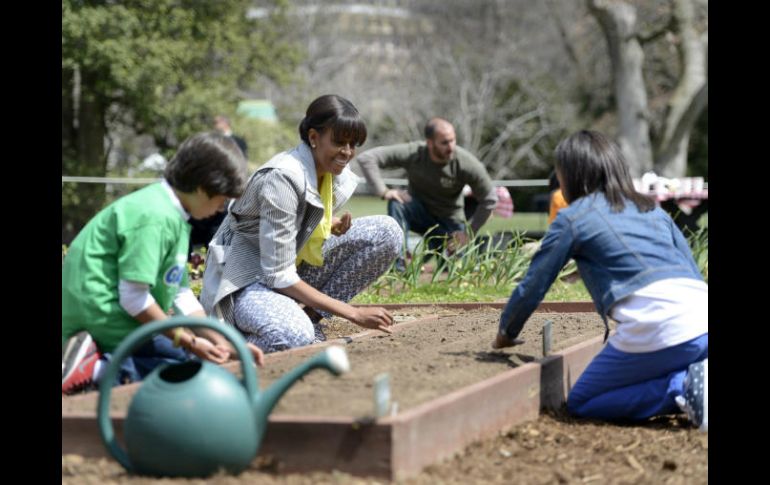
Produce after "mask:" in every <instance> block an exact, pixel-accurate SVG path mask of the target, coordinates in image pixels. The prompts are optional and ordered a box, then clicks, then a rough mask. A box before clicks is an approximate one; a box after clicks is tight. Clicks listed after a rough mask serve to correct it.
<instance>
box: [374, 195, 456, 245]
mask: <svg viewBox="0 0 770 485" xmlns="http://www.w3.org/2000/svg"><path fill="white" fill-rule="evenodd" d="M388 215H389V216H390V217H392V218H393V219H395V220H396V222H398V225H399V226H401V229H403V230H404V237H406V236H407V234H408V233H409V231H410V230H411V231H414V232H416V233H418V234H422V235H425V233H426V232H427V231H428V229H430V228H431V227H433V226H435V225H438V227H436V228H434V229H433V230H432V231H431V232H430V234H429V235H428V241H427V243H428V248H429V249H434V250H440V249H441V248H443V246H444V241H443V240H442V238H440V237H436V238H433V237H432V236H448V235H451V234H452V233H453V232H455V231H464V230H465V224H463V223H462V222H457V221H455V220H453V219H449V218H444V217H436V216H434V215H433V214H431V213H430V212H428V209H426V208H425V205H423V203H422V201H421V200H420V199H418V198H417V197H415V196H414V195H412V200H411V201H409V202H407V203H405V204H404V203H401V202H397V201H395V200H389V201H388ZM404 248H406V245H404Z"/></svg>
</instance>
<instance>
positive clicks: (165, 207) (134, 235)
mask: <svg viewBox="0 0 770 485" xmlns="http://www.w3.org/2000/svg"><path fill="white" fill-rule="evenodd" d="M244 167H245V163H244V162H243V155H242V153H241V151H240V149H239V148H238V146H237V145H236V144H235V142H233V141H232V140H231V139H230V138H228V137H226V136H224V135H220V134H214V133H201V134H197V135H194V136H192V137H190V138H188V139H187V140H185V141H184V142H183V143H182V145H181V146H180V147H179V151H178V152H177V153H176V155H175V156H174V158H172V159H171V161H170V162H169V163H168V166H167V167H166V170H165V173H164V179H163V180H161V181H160V182H158V183H154V184H151V185H149V186H147V187H144V188H142V189H140V190H138V191H136V192H133V193H131V194H129V195H126V196H124V197H121V198H120V199H118V200H116V201H115V202H113V203H112V204H110V205H109V206H107V207H105V208H104V209H102V210H101V211H100V212H99V213H98V214H96V216H94V218H93V219H91V220H90V221H89V222H88V224H86V226H85V227H84V228H83V229H82V230H81V232H80V233H79V234H78V236H77V237H76V238H75V239H74V241H73V242H72V244H71V246H70V248H69V250H68V252H67V255H66V257H65V259H64V264H63V267H62V346H64V344H65V342H66V341H67V340H68V339H69V338H70V337H72V336H74V335H75V334H77V333H78V332H82V331H85V332H87V334H88V336H89V337H90V338H88V337H86V338H80V339H78V340H79V345H75V346H70V348H69V349H68V355H67V356H65V362H63V375H62V392H63V393H70V392H72V391H74V390H77V389H79V388H82V387H84V386H86V385H88V384H90V383H91V382H92V381H93V380H95V379H94V377H95V372H94V371H95V370H96V368H97V367H99V364H98V362H99V361H101V364H104V363H105V362H106V361H109V358H110V354H111V353H112V352H113V351H114V350H115V348H116V347H117V346H118V345H119V344H120V342H121V341H122V340H123V339H124V338H125V337H126V336H127V335H128V334H129V333H131V332H132V331H133V330H134V329H136V328H137V327H138V326H139V325H141V324H144V323H148V322H152V321H155V320H162V319H165V318H168V313H169V310H171V309H172V306H173V307H174V310H175V312H176V313H177V314H180V313H181V314H184V315H192V316H205V312H204V311H203V307H202V306H201V305H200V303H199V302H198V300H197V299H196V298H195V295H194V294H193V293H192V291H191V290H190V288H189V287H188V280H187V270H186V262H187V257H188V255H187V249H188V246H189V239H190V230H191V226H190V224H189V223H188V219H189V218H190V217H194V218H199V219H200V218H204V217H208V216H210V215H212V214H214V213H216V212H217V211H218V210H221V209H222V207H223V205H224V204H225V202H226V201H227V200H228V198H230V197H239V196H240V195H241V193H242V192H243V189H244V187H245V183H246V172H245V168H244ZM196 332H197V333H198V334H199V335H200V336H202V337H203V338H196V334H195V333H193V332H192V331H190V330H187V329H176V330H175V331H170V332H169V333H168V334H167V335H165V336H164V335H157V336H156V337H155V338H154V339H153V340H152V341H150V342H148V343H147V344H146V345H144V346H142V347H140V348H139V349H137V351H136V352H135V353H134V354H133V355H132V357H131V358H129V359H126V360H125V362H124V363H122V365H121V374H120V381H121V382H125V381H136V380H141V379H142V378H144V377H145V376H146V375H147V374H148V373H149V372H150V371H151V370H152V369H153V368H155V367H156V366H157V365H159V364H160V363H162V362H179V361H185V360H188V359H189V358H191V357H192V356H193V355H194V356H197V357H198V358H201V359H205V360H209V361H212V362H215V363H223V362H226V361H227V360H228V358H229V357H230V355H231V354H234V352H233V349H232V346H231V345H230V344H229V342H227V340H226V339H225V338H224V337H222V336H221V335H220V334H218V333H217V332H215V331H213V330H206V329H202V330H197V329H196ZM91 338H92V339H93V343H94V344H95V345H91V348H92V352H91V353H90V354H89V353H86V352H84V350H85V348H86V347H88V346H89V344H90V343H91ZM171 339H173V343H172V340H171ZM94 347H95V348H94ZM180 347H181V348H180ZM250 349H251V350H252V353H254V356H255V358H256V360H257V362H259V363H261V362H262V359H263V357H262V354H261V351H260V350H259V349H258V348H257V347H255V346H250ZM65 367H66V369H65Z"/></svg>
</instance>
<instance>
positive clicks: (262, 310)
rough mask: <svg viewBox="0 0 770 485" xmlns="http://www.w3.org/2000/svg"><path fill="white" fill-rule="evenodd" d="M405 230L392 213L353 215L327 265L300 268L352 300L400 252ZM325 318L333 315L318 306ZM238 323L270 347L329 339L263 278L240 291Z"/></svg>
mask: <svg viewBox="0 0 770 485" xmlns="http://www.w3.org/2000/svg"><path fill="white" fill-rule="evenodd" d="M403 241H404V234H403V232H402V231H401V228H400V227H399V225H398V224H397V223H396V221H395V220H394V219H393V218H392V217H389V216H369V217H361V218H358V219H353V221H352V225H351V227H350V229H349V230H348V232H346V233H345V234H344V235H342V236H339V237H336V236H331V237H330V238H329V239H327V240H326V241H325V242H324V245H323V257H324V265H323V266H311V265H309V264H307V263H304V262H303V263H302V264H300V266H299V267H298V268H297V273H298V274H299V277H300V278H302V280H303V281H304V282H305V283H307V284H309V285H310V286H312V287H314V288H316V289H317V290H318V291H320V292H322V293H324V294H326V295H328V296H330V297H332V298H335V299H337V300H340V301H344V302H348V301H350V299H351V298H353V297H354V296H356V295H357V294H358V293H359V292H360V291H362V290H363V289H364V288H366V287H367V286H369V285H370V284H372V283H373V282H374V281H375V280H376V279H377V278H379V277H380V276H381V275H382V274H383V273H385V271H387V270H388V268H389V267H390V265H391V264H392V263H393V261H394V260H395V259H396V256H398V255H399V254H401V246H402V244H403ZM316 312H318V313H319V314H320V315H322V316H323V317H325V318H328V317H330V316H331V315H330V314H329V313H327V312H324V311H320V310H316ZM234 313H235V327H236V328H238V330H240V331H241V333H242V334H243V335H244V337H245V338H246V340H248V341H249V342H252V343H253V344H255V345H256V346H258V347H259V348H261V349H262V350H263V351H264V352H265V353H269V352H276V351H279V350H285V349H289V348H292V347H299V346H302V345H308V344H311V343H313V342H320V341H323V340H326V336H325V335H324V334H323V330H322V329H321V327H320V326H319V325H318V324H315V325H314V324H313V322H312V321H311V320H310V318H309V317H308V316H307V314H306V313H305V312H304V310H303V309H302V308H300V307H299V305H298V304H297V302H296V301H294V300H293V299H292V298H289V297H288V296H285V295H282V294H280V293H278V292H276V291H273V290H272V289H270V288H268V287H266V286H263V285H262V284H260V283H253V284H251V285H249V286H247V287H246V288H244V289H243V290H241V291H239V292H237V293H236V294H235V308H234Z"/></svg>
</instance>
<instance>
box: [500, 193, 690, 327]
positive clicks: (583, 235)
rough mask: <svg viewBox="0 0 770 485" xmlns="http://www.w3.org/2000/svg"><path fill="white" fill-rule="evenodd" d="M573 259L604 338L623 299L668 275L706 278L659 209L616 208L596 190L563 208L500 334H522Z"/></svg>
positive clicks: (514, 296) (507, 309)
mask: <svg viewBox="0 0 770 485" xmlns="http://www.w3.org/2000/svg"><path fill="white" fill-rule="evenodd" d="M570 258H573V259H574V260H575V262H576V263H577V266H578V271H579V272H580V277H581V278H582V279H583V282H584V283H585V285H586V288H587V289H588V292H589V293H590V294H591V299H593V301H594V305H596V311H597V312H598V313H599V315H601V317H602V319H603V320H604V325H605V330H606V331H605V335H604V338H605V340H606V339H607V335H608V334H609V330H608V328H607V315H608V314H609V312H610V310H611V309H612V306H613V305H614V304H615V303H617V302H618V301H619V300H621V299H623V298H625V297H627V296H629V295H631V294H632V293H634V292H635V291H637V290H639V289H641V288H643V287H645V286H647V285H649V284H651V283H654V282H655V281H659V280H663V279H667V278H693V279H697V280H703V278H702V276H701V274H700V271H699V270H698V266H697V264H696V263H695V260H694V259H693V256H692V252H691V251H690V246H689V245H688V244H687V240H686V239H685V238H684V235H682V232H681V231H680V230H679V228H678V227H676V226H675V225H674V222H673V220H672V219H671V217H670V216H669V215H668V214H667V213H666V212H664V211H663V210H662V209H661V208H660V207H656V208H655V209H653V210H652V211H649V212H640V211H639V209H637V207H636V205H635V204H634V203H633V202H631V201H629V200H626V201H625V208H624V209H623V210H622V211H621V212H612V210H611V207H610V205H609V203H608V201H607V199H606V198H605V196H604V193H603V192H594V193H592V194H589V195H587V196H584V197H581V198H579V199H577V200H575V201H573V202H572V204H570V205H569V207H566V208H564V209H562V210H561V211H559V213H558V215H557V216H556V219H555V220H554V221H553V223H552V224H551V226H550V227H549V229H548V232H547V233H546V234H545V236H544V237H543V241H542V243H541V245H540V249H539V250H538V251H537V252H536V253H535V255H534V257H533V258H532V262H531V263H530V266H529V270H528V271H527V274H526V276H525V277H524V279H523V280H522V281H521V283H519V285H518V286H517V287H516V289H515V290H514V291H513V293H512V294H511V298H510V300H508V303H507V304H506V306H505V309H504V310H503V313H502V315H501V317H500V334H505V335H506V336H507V337H508V338H509V339H514V338H516V337H517V336H518V335H519V332H521V329H522V327H523V326H524V322H526V321H527V319H528V318H529V316H530V315H531V314H532V312H533V311H535V308H537V305H538V304H539V303H540V302H541V301H542V299H543V297H544V296H545V294H546V292H547V291H548V289H549V288H550V287H551V284H552V283H553V282H554V280H555V279H556V277H557V276H558V274H559V271H561V269H562V268H563V267H564V265H565V264H567V261H569V259H570Z"/></svg>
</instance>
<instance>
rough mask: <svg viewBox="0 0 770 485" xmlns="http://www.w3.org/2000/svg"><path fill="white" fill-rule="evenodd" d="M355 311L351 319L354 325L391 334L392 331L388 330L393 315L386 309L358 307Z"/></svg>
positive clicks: (391, 323)
mask: <svg viewBox="0 0 770 485" xmlns="http://www.w3.org/2000/svg"><path fill="white" fill-rule="evenodd" d="M356 310H357V311H356V315H355V317H354V318H353V319H351V320H352V322H353V323H355V324H356V325H359V326H361V327H364V328H376V329H379V330H382V331H383V332H387V333H393V329H392V328H390V327H391V326H392V325H393V315H391V314H390V312H389V311H387V310H386V309H384V308H382V307H359V308H356Z"/></svg>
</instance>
